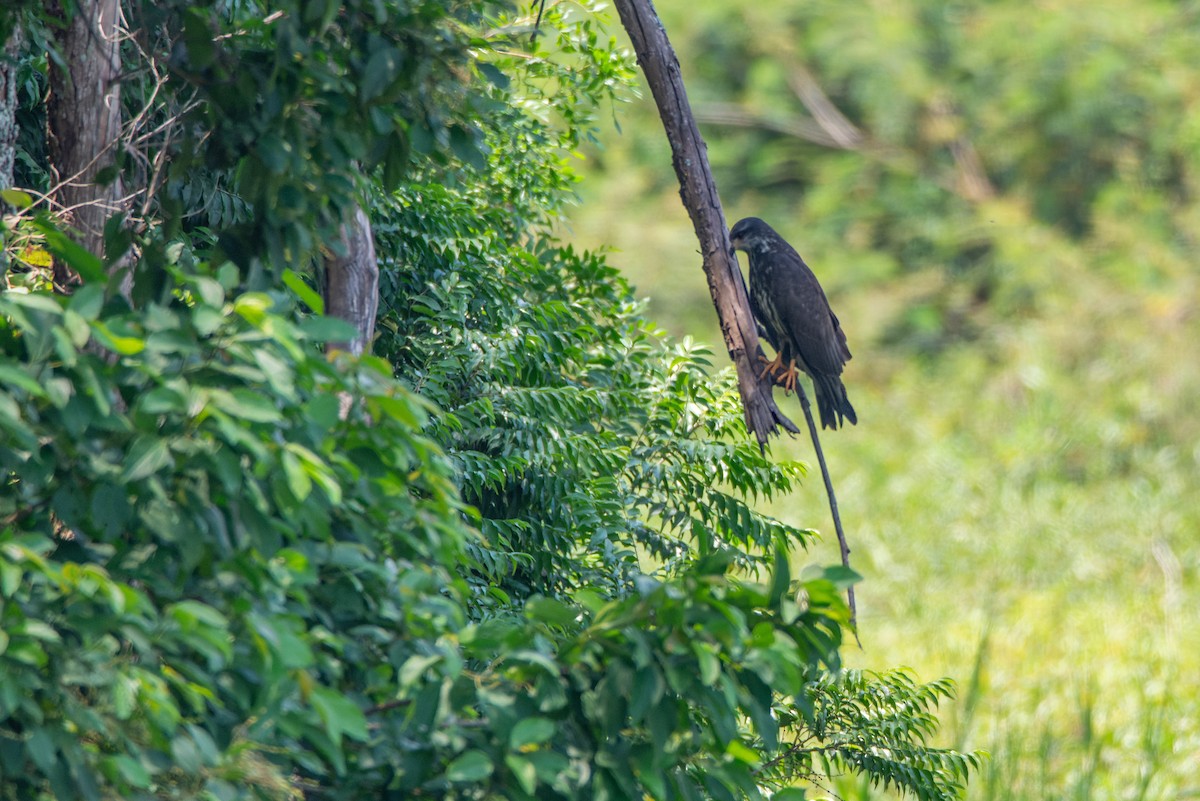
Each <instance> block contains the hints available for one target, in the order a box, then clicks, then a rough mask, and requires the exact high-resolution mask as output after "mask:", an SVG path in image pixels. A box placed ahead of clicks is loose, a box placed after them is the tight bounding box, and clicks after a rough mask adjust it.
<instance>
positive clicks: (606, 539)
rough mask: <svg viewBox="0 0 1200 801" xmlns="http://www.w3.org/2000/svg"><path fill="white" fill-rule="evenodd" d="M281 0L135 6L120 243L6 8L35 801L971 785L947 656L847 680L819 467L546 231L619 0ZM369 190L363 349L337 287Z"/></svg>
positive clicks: (43, 50)
mask: <svg viewBox="0 0 1200 801" xmlns="http://www.w3.org/2000/svg"><path fill="white" fill-rule="evenodd" d="M70 8H71V7H70V6H68V11H69V10H70ZM262 11H263V9H261V8H259V6H258V5H257V4H255V3H219V2H211V3H195V2H187V3H183V2H154V3H146V4H139V3H132V2H131V3H127V4H126V5H125V8H124V15H125V18H126V19H127V20H128V22H129V25H130V33H131V36H130V37H129V38H128V39H127V40H125V42H124V43H123V46H122V54H121V55H122V59H123V61H122V66H123V73H122V74H123V75H124V76H125V83H124V85H123V87H122V95H121V96H122V103H123V104H124V106H125V110H126V115H125V119H126V120H128V121H129V122H128V124H127V127H126V132H125V133H126V136H127V140H126V141H125V142H124V143H123V146H122V148H120V149H119V154H120V155H119V157H118V158H117V160H116V163H115V164H114V165H113V169H111V170H110V171H108V173H107V174H106V175H104V176H102V180H114V179H116V178H117V177H119V178H120V180H121V182H122V183H123V184H124V186H125V187H126V190H127V191H129V192H130V193H131V194H130V196H129V197H130V198H131V199H132V200H133V201H136V202H132V203H131V204H130V206H129V209H130V211H129V213H128V214H127V215H125V217H124V219H120V218H118V219H117V220H115V221H114V222H113V223H112V224H110V225H109V226H108V227H107V229H106V232H105V233H106V236H105V241H104V247H103V252H100V253H93V252H89V251H88V250H86V249H84V248H81V247H80V246H79V245H78V244H77V243H76V242H75V241H74V240H73V238H72V232H71V229H70V227H69V224H68V223H67V222H65V221H64V220H63V219H61V218H60V217H58V216H56V215H55V214H53V213H52V210H53V206H52V205H49V204H46V203H44V202H42V200H41V198H42V195H43V194H45V193H50V194H51V195H53V192H54V191H55V187H54V179H53V178H52V177H51V175H52V174H51V172H50V170H49V167H48V165H47V162H46V158H47V156H46V152H45V149H44V147H43V146H42V144H43V143H42V140H41V139H40V131H41V130H43V129H44V126H45V125H46V121H45V117H44V110H43V109H42V101H43V99H44V94H45V87H46V78H45V76H46V74H47V70H50V69H53V67H52V66H51V64H52V63H53V62H54V60H55V58H56V57H58V55H59V54H56V53H55V52H54V51H53V37H54V31H55V30H56V27H55V21H54V18H53V17H51V16H49V15H48V14H47V12H46V11H45V9H44V8H38V7H36V6H35V5H34V4H23V5H22V6H20V7H6V9H5V11H4V12H3V15H4V16H3V21H4V25H0V31H7V30H8V29H10V28H11V27H12V24H13V23H14V21H16V22H18V23H19V24H20V26H21V28H22V30H23V34H24V42H25V45H24V49H23V50H22V51H21V52H20V58H19V61H18V62H17V66H18V72H17V75H18V78H19V80H18V87H19V93H18V97H19V100H20V103H21V105H20V108H19V109H17V110H16V111H17V113H16V114H15V119H17V120H18V122H19V123H20V134H21V136H20V138H19V140H18V162H19V166H18V170H17V178H16V183H17V184H18V185H19V186H21V187H23V188H24V189H25V190H27V191H16V190H6V191H5V193H4V195H3V197H4V200H5V201H6V202H8V203H9V204H11V205H12V207H13V210H14V212H13V213H12V214H10V215H8V216H7V217H6V218H5V227H4V237H5V238H4V249H3V254H4V270H5V274H4V280H5V284H6V285H5V291H4V293H3V294H2V295H0V378H2V379H3V385H2V387H0V475H2V476H3V481H4V492H3V494H2V495H0V526H2V530H0V798H4V799H13V800H14V801H15V800H16V799H21V800H22V801H24V800H25V799H32V798H55V799H60V800H62V799H70V798H84V799H102V798H117V797H119V798H129V799H138V798H145V799H150V798H163V799H166V798H203V799H218V800H219V801H225V800H226V799H235V798H269V799H290V798H301V797H305V798H314V799H322V798H345V799H358V798H368V797H370V798H409V797H417V796H421V797H441V798H512V799H526V798H539V799H553V798H570V799H579V798H596V799H605V798H643V797H651V798H660V799H674V798H687V799H690V798H718V799H735V798H760V797H763V796H764V794H766V793H771V792H774V797H776V798H783V799H787V798H798V797H803V795H804V789H803V788H804V787H806V786H811V785H812V783H816V784H817V785H818V786H820V785H824V784H827V783H828V782H830V781H831V780H832V779H833V778H834V777H839V776H841V775H842V774H843V772H845V771H847V770H849V771H851V772H852V773H853V774H854V775H858V776H862V777H864V780H865V781H868V782H870V783H871V784H873V785H885V786H890V787H896V788H899V789H901V790H904V791H907V792H909V793H912V794H914V795H915V796H917V797H919V798H923V799H925V798H928V799H949V798H953V797H955V795H956V794H957V793H958V792H959V790H960V788H961V786H962V784H963V783H964V781H965V779H966V777H967V773H968V770H969V769H970V768H971V767H972V766H974V765H977V764H978V760H977V758H976V757H975V756H974V755H962V754H959V753H956V752H954V751H951V750H945V749H940V748H933V747H930V746H928V745H927V744H926V741H927V739H928V738H929V737H930V736H931V735H932V733H933V731H934V730H935V728H936V719H935V718H934V716H933V708H934V707H935V705H936V704H937V703H938V701H939V700H941V699H944V698H945V697H947V696H948V695H949V692H950V687H949V685H948V683H947V682H934V683H932V684H920V683H917V682H915V681H914V680H913V679H912V678H911V677H910V675H909V674H908V673H907V672H905V671H882V672H878V673H866V672H859V671H849V670H843V669H842V667H843V666H842V660H841V655H840V647H841V644H842V639H843V634H844V631H845V628H846V624H847V610H846V607H845V604H844V602H843V600H842V598H841V596H840V590H842V589H844V588H845V586H846V584H847V582H849V581H850V580H852V579H853V576H850V575H847V574H846V573H845V572H844V571H841V570H815V571H808V572H806V573H804V574H803V575H801V576H799V577H794V576H793V572H792V570H791V567H790V559H789V554H790V552H791V551H792V550H793V549H795V548H796V547H797V546H805V545H807V544H808V542H809V540H810V534H811V532H810V531H808V530H807V529H806V528H804V527H802V526H800V525H788V524H784V523H781V522H779V521H777V520H775V519H773V518H771V517H769V516H767V515H764V514H763V513H762V512H761V511H759V509H758V505H759V504H760V503H762V502H765V501H766V500H769V499H771V498H774V497H779V496H782V495H784V494H786V493H787V492H788V491H789V490H790V489H791V488H792V487H793V486H794V485H795V483H796V481H797V480H798V479H799V478H800V477H801V476H802V474H803V470H802V467H801V465H799V464H797V463H794V462H788V461H782V462H777V461H773V460H771V459H768V458H766V457H765V456H764V455H763V454H761V453H760V452H759V451H758V449H757V448H756V447H755V446H754V445H753V444H752V442H751V441H750V440H749V439H748V438H747V437H746V435H745V432H744V428H743V426H742V423H741V422H740V419H741V418H740V412H739V409H738V408H737V405H736V394H735V393H733V392H732V391H731V390H732V387H731V384H730V380H729V377H728V375H727V374H726V373H724V372H720V371H710V368H711V365H710V364H709V362H708V360H707V358H706V353H705V351H704V350H703V349H701V348H698V347H696V346H694V345H691V344H688V343H677V342H675V341H673V340H671V339H670V338H668V337H667V336H666V335H665V334H664V333H663V332H662V331H661V330H659V329H657V328H655V327H654V326H653V325H651V324H649V323H648V322H646V320H645V319H644V318H643V317H642V314H641V307H640V305H639V304H638V303H636V302H635V301H634V299H633V296H632V292H631V290H630V288H629V286H628V285H627V284H626V283H625V282H624V281H623V280H622V279H621V278H620V277H619V276H618V274H617V273H616V272H615V270H614V269H613V268H611V267H610V266H608V265H607V264H606V263H605V261H604V259H603V258H601V257H599V256H597V255H595V254H592V253H586V252H581V251H579V250H576V249H573V248H571V247H568V246H564V245H562V244H561V243H560V242H558V241H556V240H555V239H554V238H553V237H552V236H551V235H550V234H549V229H550V227H551V224H552V223H553V221H554V220H555V218H556V216H557V215H558V214H559V212H560V209H561V206H562V204H563V203H564V202H565V200H566V199H567V197H568V195H567V193H568V191H569V189H570V182H571V181H570V172H569V164H568V158H569V154H570V152H571V151H572V150H573V149H574V148H576V147H578V146H579V144H580V141H581V139H582V138H583V137H585V136H587V135H588V134H589V132H590V130H591V125H592V116H593V115H594V114H595V113H596V111H597V109H598V108H602V107H603V104H604V103H607V102H610V100H611V93H612V91H613V90H614V89H615V88H616V87H619V86H621V85H623V84H624V83H625V82H626V81H627V80H628V77H629V71H630V66H629V64H628V63H627V61H626V60H625V59H624V58H623V57H622V56H621V54H620V53H619V52H618V51H616V50H615V48H614V47H613V45H612V43H611V42H610V41H609V40H608V39H607V37H605V36H602V35H601V34H600V28H599V27H598V26H597V24H596V21H595V20H594V19H593V17H592V15H591V14H590V13H576V14H574V15H573V16H571V17H564V16H563V15H562V13H561V10H560V9H557V8H550V9H547V13H546V16H545V18H544V19H543V23H542V24H543V30H542V32H541V37H540V39H539V40H538V42H537V44H531V43H530V42H529V33H530V22H531V19H530V18H529V17H520V16H513V14H512V10H511V9H506V8H505V7H503V6H501V5H499V4H492V3H486V2H481V1H479V0H473V1H471V2H459V3H452V4H444V3H442V2H421V1H420V0H412V1H411V2H409V1H407V0H391V1H390V2H386V3H365V2H364V3H358V2H342V3H337V2H335V3H323V2H303V3H300V2H281V3H273V4H271V11H272V13H271V14H270V15H266V16H264V15H263V13H262ZM18 12H19V13H18ZM79 123H80V124H81V125H85V124H87V120H80V121H79ZM358 206H362V207H364V208H365V209H366V210H367V211H368V213H369V215H370V217H371V220H372V223H373V225H374V228H375V232H376V244H377V247H378V252H379V254H380V259H381V266H382V270H383V272H382V276H381V289H380V297H381V312H380V316H379V320H378V325H379V336H378V338H377V340H376V342H375V347H374V354H373V355H368V356H365V357H363V358H361V359H356V358H353V357H350V356H347V355H346V354H340V355H337V354H328V355H327V354H326V353H324V352H323V350H322V348H321V344H322V343H323V342H326V341H332V340H341V339H343V338H345V337H346V331H345V328H346V326H345V325H344V324H341V323H340V321H338V320H334V319H331V318H328V317H326V316H325V315H324V314H323V313H322V307H323V301H322V297H321V294H320V292H319V291H317V289H315V288H319V287H320V286H321V276H320V274H319V273H320V270H319V265H320V264H321V263H322V254H323V248H324V247H325V243H327V242H329V241H331V240H332V239H333V238H334V236H335V234H336V231H337V227H338V225H339V224H340V223H341V222H342V220H343V219H345V216H346V215H347V214H348V213H349V212H350V211H351V210H352V209H353V208H355V207H358ZM50 260H57V261H58V262H59V264H60V265H65V266H66V267H69V268H71V270H73V271H74V272H76V273H78V275H79V276H80V277H81V283H80V284H79V285H78V286H75V287H73V288H71V291H69V292H61V291H59V292H56V291H55V289H54V288H53V287H51V286H49V285H48V283H49V279H48V269H47V267H48V263H49V261H50ZM125 269H128V270H129V271H130V272H131V274H132V282H131V284H130V285H129V291H128V292H125V291H124V284H123V280H122V275H121V271H122V270H125ZM59 289H60V290H61V289H62V287H59Z"/></svg>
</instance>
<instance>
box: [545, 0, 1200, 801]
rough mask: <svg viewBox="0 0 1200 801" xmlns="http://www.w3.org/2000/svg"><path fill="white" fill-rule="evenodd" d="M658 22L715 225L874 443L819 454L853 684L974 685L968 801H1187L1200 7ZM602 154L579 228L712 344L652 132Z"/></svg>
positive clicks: (876, 7) (810, 515)
mask: <svg viewBox="0 0 1200 801" xmlns="http://www.w3.org/2000/svg"><path fill="white" fill-rule="evenodd" d="M659 5H660V6H661V8H660V10H661V12H662V13H663V15H664V17H665V22H666V24H667V28H668V30H669V31H671V33H672V37H673V39H674V41H675V43H676V46H677V48H678V49H679V51H680V60H681V64H682V66H683V74H684V78H685V80H687V81H688V85H689V88H690V91H691V93H692V96H693V102H694V105H695V106H696V107H697V111H698V113H699V114H700V116H701V118H702V119H704V120H706V122H705V123H704V125H703V130H704V133H705V135H706V137H707V139H708V141H709V146H710V148H709V152H710V155H711V156H712V159H713V162H714V168H715V169H716V171H717V173H718V177H719V180H720V184H721V187H722V190H723V196H724V198H725V200H726V204H727V207H728V208H727V210H728V212H729V216H730V218H731V219H736V218H737V217H738V216H741V215H744V214H757V215H760V216H763V217H765V218H766V219H768V220H769V221H770V222H772V224H774V225H775V226H776V227H777V228H779V229H780V230H781V231H782V232H784V233H785V234H786V235H787V236H788V238H789V239H790V241H792V242H793V243H794V244H795V245H796V246H797V247H798V248H799V250H800V252H801V253H803V254H804V255H805V257H806V258H807V259H808V261H809V262H810V263H811V264H812V265H813V267H814V269H815V270H816V272H817V273H818V275H819V276H820V278H821V280H822V281H823V283H824V285H825V287H826V288H827V290H829V291H830V293H831V296H832V297H831V299H832V302H833V305H834V308H835V309H836V310H837V312H838V314H839V317H840V318H841V320H842V323H843V325H844V327H845V329H846V331H847V333H848V335H849V337H850V346H851V348H852V350H853V352H854V361H852V362H851V363H850V364H849V365H848V367H847V373H846V379H847V385H848V387H850V392H851V397H852V398H853V400H854V403H855V406H856V408H857V409H858V410H859V413H860V418H861V423H860V425H859V426H858V427H856V428H853V429H849V430H847V431H845V432H839V434H838V435H837V436H836V437H827V438H825V440H824V441H823V444H824V446H825V449H826V452H827V455H828V456H829V458H830V461H831V466H832V469H833V471H834V477H835V480H836V481H837V482H838V489H839V500H841V501H842V507H843V516H844V518H845V522H846V525H847V530H848V534H849V536H850V538H851V540H852V544H853V545H855V546H856V549H855V552H854V556H853V559H854V560H856V561H855V562H854V564H855V566H856V568H858V569H859V570H861V571H863V572H864V574H865V576H866V579H865V581H864V583H863V585H862V588H861V590H860V593H859V600H860V614H861V616H862V620H863V637H864V644H865V647H866V650H865V652H864V653H862V654H858V653H855V654H854V655H853V657H852V661H853V662H854V663H855V664H860V665H880V664H895V663H900V664H910V665H913V666H914V667H915V668H917V669H918V671H919V672H920V673H921V674H923V675H943V674H946V675H952V676H955V677H958V678H959V679H960V680H961V681H962V682H963V683H964V685H965V689H964V691H963V693H962V697H961V700H960V701H959V702H958V703H957V704H956V705H955V706H954V707H951V708H950V713H949V718H948V719H949V721H950V725H948V726H947V727H946V740H945V741H946V742H950V743H954V744H956V745H957V746H959V747H968V746H969V747H974V748H984V749H986V750H988V751H989V752H990V753H991V755H992V758H991V759H990V760H989V762H988V767H987V769H986V770H985V772H984V774H983V775H982V776H981V777H980V779H979V780H977V781H974V782H972V783H971V785H970V788H969V793H968V796H969V797H973V798H1003V799H1042V798H1067V797H1070V798H1122V799H1130V798H1137V799H1174V798H1178V797H1180V796H1181V795H1186V794H1188V793H1190V792H1193V791H1194V788H1195V786H1196V785H1195V779H1196V770H1195V766H1196V764H1197V760H1198V758H1200V756H1198V755H1200V722H1198V721H1200V707H1198V706H1197V698H1200V685H1198V683H1197V676H1200V662H1198V661H1197V652H1196V650H1195V649H1194V648H1193V647H1191V645H1190V643H1192V642H1196V641H1198V640H1200V628H1198V625H1200V624H1198V621H1200V606H1198V604H1200V600H1198V599H1200V593H1198V589H1197V575H1198V569H1200V562H1198V561H1197V560H1198V558H1200V549H1198V548H1197V531H1200V496H1198V495H1197V493H1196V492H1195V489H1194V488H1195V486H1196V484H1197V477H1198V476H1200V461H1198V460H1200V452H1198V451H1197V448H1196V443H1197V442H1198V441H1200V418H1198V417H1197V415H1196V412H1195V398H1196V397H1197V393H1198V392H1200V369H1198V367H1197V365H1200V317H1198V316H1197V314H1196V312H1195V308H1196V306H1197V300H1198V298H1200V295H1198V294H1197V293H1198V288H1200V280H1198V279H1200V270H1198V269H1197V258H1196V253H1197V238H1196V232H1197V230H1198V229H1197V225H1196V220H1197V219H1198V217H1197V215H1198V213H1200V205H1198V204H1200V172H1198V167H1200V161H1198V159H1200V151H1198V150H1197V141H1198V140H1197V138H1196V132H1197V127H1196V123H1197V120H1198V119H1200V96H1198V95H1197V94H1196V92H1195V87H1196V86H1197V85H1200V73H1198V71H1197V66H1196V60H1195V58H1194V56H1193V54H1194V53H1195V52H1196V48H1197V46H1198V45H1200V41H1198V37H1200V28H1198V27H1197V24H1196V7H1195V6H1194V5H1192V4H1187V3H1184V4H1176V3H1143V2H1132V1H1131V2H1109V3H1103V4H1099V5H1096V4H1087V3H1082V2H1075V1H1074V0H1060V1H1059V2H1052V3H1047V4H1041V5H1038V6H1037V7H1036V9H1035V8H1033V7H1031V6H1030V5H1029V4H1027V3H1020V2H987V3H984V2H958V3H949V4H947V3H939V2H925V1H924V0H904V1H903V2H898V3H895V2H889V3H881V2H880V3H860V4H845V3H841V4H839V3H825V2H790V1H789V2H761V3H755V4H752V5H751V4H744V3H733V2H722V1H721V0H713V1H712V2H704V3H696V4H690V5H688V6H687V8H686V9H682V8H680V7H676V6H675V5H674V4H667V3H660V4H659ZM814 86H815V87H817V88H818V89H819V90H820V94H819V95H818V94H817V93H815V92H814V89H813V87H814ZM821 96H823V97H824V98H825V99H826V100H827V101H828V103H829V104H830V106H832V108H834V109H836V110H837V112H839V114H835V113H834V112H832V111H830V107H829V106H826V105H824V104H822V102H821V100H820V98H821ZM806 98H807V99H806ZM638 108H639V109H640V107H638ZM839 115H840V116H839ZM822 120H824V122H825V124H826V125H824V126H823V125H822V124H821V121H822ZM834 134H838V135H840V136H842V139H841V140H840V144H839V141H838V140H836V139H835V138H834ZM600 139H601V141H602V142H603V144H604V149H603V150H599V151H596V152H591V151H589V152H588V155H589V156H590V157H591V159H590V160H591V163H592V165H593V167H594V170H593V171H592V172H590V173H589V174H588V175H587V177H586V180H585V181H584V183H583V185H582V189H581V192H582V195H583V198H582V202H581V203H580V204H579V206H578V207H576V208H575V209H573V210H572V212H571V214H570V221H569V223H570V230H571V231H572V232H573V233H574V235H575V236H576V238H577V240H578V241H580V242H584V243H588V244H594V243H599V242H603V243H605V244H608V245H611V246H613V247H614V248H615V253H614V254H613V255H612V256H611V257H610V260H611V261H612V262H613V263H615V264H618V265H619V266H621V267H622V269H623V271H624V272H625V274H627V275H629V276H631V277H632V278H633V280H635V282H636V283H637V285H638V289H639V292H641V293H643V294H648V295H649V296H650V298H651V300H650V307H649V308H650V311H651V313H652V314H653V315H654V316H655V318H656V319H659V320H660V321H661V322H662V323H663V324H664V325H665V326H667V327H668V329H670V330H672V331H674V332H677V333H680V334H682V333H688V334H692V335H694V336H695V337H697V338H698V339H701V340H703V341H714V340H716V339H717V337H718V336H719V335H718V333H717V331H716V330H715V327H714V326H713V324H712V313H711V311H710V310H709V308H708V303H707V299H706V298H705V297H704V294H705V293H704V290H703V287H702V286H698V285H696V284H694V282H692V281H691V279H692V277H693V276H694V274H695V273H694V271H695V265H694V264H693V263H692V262H691V261H690V260H689V259H687V258H680V255H681V254H687V253H689V249H688V248H689V243H688V241H687V238H688V224H687V220H686V217H685V216H684V215H683V213H682V211H681V210H679V209H678V201H677V199H676V198H675V197H674V191H673V187H671V186H670V185H669V183H668V180H669V176H668V174H667V173H665V172H664V171H662V170H661V168H660V166H659V165H660V163H661V160H662V158H663V151H664V148H663V147H662V145H661V144H660V143H659V139H658V122H657V120H656V119H654V117H653V112H652V111H650V110H637V109H634V110H631V113H630V114H628V115H625V116H624V117H622V132H621V134H620V135H618V134H617V133H616V132H612V131H610V132H608V133H606V134H603V135H602V136H601V137H600ZM647 220H654V221H656V224H653V225H651V224H646V221H647ZM635 221H636V222H635ZM691 286H695V291H694V292H693V293H692V294H691V296H690V297H689V294H688V290H687V289H686V288H687V287H691ZM681 287H682V288H684V289H681ZM785 452H786V453H791V454H794V455H795V456H797V457H798V458H800V457H804V458H807V454H808V453H809V451H808V449H807V448H805V447H804V444H803V443H797V445H796V446H795V447H794V448H793V449H790V450H787V451H785ZM822 503H823V499H822V498H821V494H820V487H819V484H817V483H816V482H807V486H806V487H805V488H804V489H803V491H802V493H800V494H798V495H796V496H793V497H792V498H789V499H788V501H787V502H786V503H778V502H777V503H774V504H773V505H772V506H771V507H770V508H772V509H774V510H775V512H776V513H777V514H778V515H779V517H780V518H781V519H783V520H785V521H791V522H795V521H805V522H806V523H809V524H812V523H813V521H814V520H815V521H818V522H820V521H821V520H822V519H823V518H822V517H818V515H819V514H820V511H821V506H822ZM822 547H823V548H824V547H827V546H822ZM818 553H819V554H821V555H820V556H818V557H816V558H818V559H820V558H824V559H832V558H834V557H835V554H836V551H835V550H834V549H833V548H832V547H828V550H825V551H822V552H818ZM839 789H840V791H841V793H842V795H843V797H859V796H860V793H861V795H862V796H866V795H869V793H866V792H865V791H862V790H860V789H859V788H858V786H857V783H856V782H855V781H852V780H847V781H846V782H845V783H843V784H840V785H839Z"/></svg>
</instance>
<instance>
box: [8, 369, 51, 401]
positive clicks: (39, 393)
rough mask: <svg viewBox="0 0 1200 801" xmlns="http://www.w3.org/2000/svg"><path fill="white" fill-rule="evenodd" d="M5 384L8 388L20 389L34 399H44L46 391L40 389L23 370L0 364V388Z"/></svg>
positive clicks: (40, 386)
mask: <svg viewBox="0 0 1200 801" xmlns="http://www.w3.org/2000/svg"><path fill="white" fill-rule="evenodd" d="M6 384H7V385H8V386H17V387H20V388H21V389H23V390H25V391H26V392H28V393H29V394H30V395H32V396H34V397H35V398H44V397H46V390H45V389H43V388H42V385H41V384H39V383H38V382H37V381H36V380H35V379H34V378H33V377H32V376H30V375H29V374H28V373H26V372H25V371H24V370H22V369H20V368H19V367H10V366H9V365H6V364H0V386H3V385H6Z"/></svg>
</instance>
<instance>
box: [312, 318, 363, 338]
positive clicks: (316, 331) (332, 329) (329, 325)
mask: <svg viewBox="0 0 1200 801" xmlns="http://www.w3.org/2000/svg"><path fill="white" fill-rule="evenodd" d="M299 328H300V333H302V334H303V335H304V337H305V338H306V339H309V340H312V341H313V342H344V341H347V340H351V339H354V338H355V337H356V336H358V329H357V328H355V327H354V326H353V325H351V324H350V323H348V322H346V321H345V320H342V319H339V318H337V317H306V318H304V319H303V320H301V321H300V324H299Z"/></svg>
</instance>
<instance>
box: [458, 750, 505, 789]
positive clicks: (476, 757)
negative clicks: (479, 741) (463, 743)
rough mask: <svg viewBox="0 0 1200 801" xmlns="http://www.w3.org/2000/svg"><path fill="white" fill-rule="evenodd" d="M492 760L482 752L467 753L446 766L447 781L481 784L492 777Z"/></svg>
mask: <svg viewBox="0 0 1200 801" xmlns="http://www.w3.org/2000/svg"><path fill="white" fill-rule="evenodd" d="M494 767H495V766H494V765H493V764H492V760H491V758H490V757H489V756H488V755H487V754H485V753H484V752H482V751H479V750H473V751H467V752H466V753H465V754H463V755H462V756H460V757H458V758H457V759H455V760H454V761H453V762H451V763H450V764H449V765H447V766H446V779H447V780H448V781H452V782H480V781H483V780H484V779H486V778H487V777H488V776H491V775H492V770H493V769H494Z"/></svg>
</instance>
